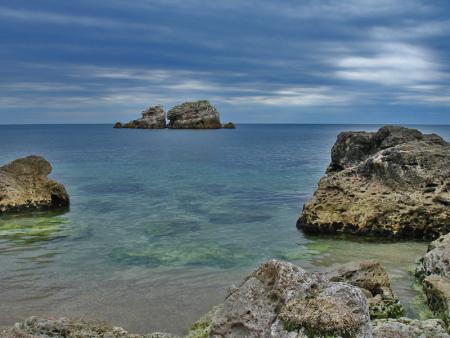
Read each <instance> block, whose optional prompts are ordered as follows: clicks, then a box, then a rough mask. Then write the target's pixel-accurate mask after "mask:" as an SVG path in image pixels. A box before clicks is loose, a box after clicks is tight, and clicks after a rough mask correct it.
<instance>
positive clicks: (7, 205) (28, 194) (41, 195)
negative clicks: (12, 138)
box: [0, 155, 69, 214]
mask: <svg viewBox="0 0 450 338" xmlns="http://www.w3.org/2000/svg"><path fill="white" fill-rule="evenodd" d="M51 171H52V166H51V165H50V163H49V162H48V161H47V160H45V159H44V158H43V157H40V156H35V155H32V156H28V157H24V158H20V159H17V160H14V161H12V162H11V163H9V164H7V165H4V166H3V167H0V214H2V213H13V212H22V211H26V210H50V209H64V208H67V207H69V195H68V194H67V192H66V189H65V188H64V186H63V185H62V184H60V183H58V182H56V181H53V180H51V179H49V178H48V177H47V176H48V175H49V174H50V173H51Z"/></svg>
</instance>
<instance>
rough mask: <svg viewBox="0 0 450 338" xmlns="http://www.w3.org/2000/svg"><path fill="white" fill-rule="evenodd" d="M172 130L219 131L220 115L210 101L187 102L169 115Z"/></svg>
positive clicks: (172, 110)
mask: <svg viewBox="0 0 450 338" xmlns="http://www.w3.org/2000/svg"><path fill="white" fill-rule="evenodd" d="M167 118H168V119H169V125H168V127H169V128H172V129H218V128H221V126H222V125H221V124H220V114H219V112H218V111H217V109H216V108H214V107H213V106H212V105H211V104H210V103H209V101H206V100H203V101H196V102H185V103H183V104H180V105H178V106H175V107H173V108H172V109H171V110H169V112H168V113H167Z"/></svg>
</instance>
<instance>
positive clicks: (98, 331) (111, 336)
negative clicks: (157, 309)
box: [0, 317, 177, 338]
mask: <svg viewBox="0 0 450 338" xmlns="http://www.w3.org/2000/svg"><path fill="white" fill-rule="evenodd" d="M12 337H24V338H46V337H48V338H50V337H64V338H81V337H90V338H106V337H108V338H177V337H176V336H173V335H171V334H167V333H159V332H155V333H151V334H147V335H137V334H130V333H128V332H127V331H125V330H124V329H123V328H121V327H117V326H110V325H108V324H104V323H98V322H93V321H85V320H81V319H73V318H64V317H63V318H39V317H30V318H28V319H26V320H24V321H23V322H22V323H16V324H15V325H14V327H13V328H12V329H10V330H8V331H6V332H3V333H0V338H12Z"/></svg>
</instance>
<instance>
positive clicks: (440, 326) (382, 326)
mask: <svg viewBox="0 0 450 338" xmlns="http://www.w3.org/2000/svg"><path fill="white" fill-rule="evenodd" d="M372 333H373V337H374V338H449V337H450V335H449V334H448V333H447V332H446V330H445V325H444V322H443V321H442V320H439V319H428V320H415V319H409V318H399V319H377V320H374V321H373V322H372Z"/></svg>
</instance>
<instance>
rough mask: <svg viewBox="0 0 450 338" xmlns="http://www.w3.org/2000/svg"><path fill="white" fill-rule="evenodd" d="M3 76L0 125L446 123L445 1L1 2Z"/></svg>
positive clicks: (448, 38)
mask: <svg viewBox="0 0 450 338" xmlns="http://www.w3.org/2000/svg"><path fill="white" fill-rule="evenodd" d="M0 87H1V88H0V124H15V123H17V124H20V123H113V122H115V121H128V120H131V119H134V118H137V117H138V116H139V115H140V112H141V111H142V110H143V109H145V108H146V107H148V106H152V105H157V104H160V105H163V106H164V108H165V109H166V110H168V109H170V108H171V107H172V106H174V105H175V104H179V103H181V102H184V101H192V100H198V99H208V100H210V102H211V103H212V104H213V105H214V106H216V107H217V108H218V110H219V111H220V112H221V117H222V120H223V121H235V122H237V123H400V124H407V123H408V124H450V2H449V1H448V0H434V1H425V0H424V1H420V0H404V1H402V0H348V1H345V0H337V1H331V0H322V1H321V0H302V1H300V0H296V1H291V0H225V1H224V0H220V1H217V0H204V1H200V0H96V1H92V0H77V1H68V0H40V1H30V0H14V1H6V0H0Z"/></svg>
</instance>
